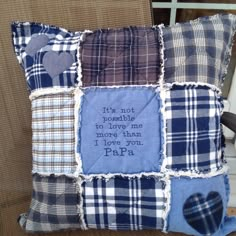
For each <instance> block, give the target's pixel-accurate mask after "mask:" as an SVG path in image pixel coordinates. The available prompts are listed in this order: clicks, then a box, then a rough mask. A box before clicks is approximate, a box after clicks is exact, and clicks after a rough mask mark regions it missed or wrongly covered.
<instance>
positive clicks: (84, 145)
mask: <svg viewBox="0 0 236 236" xmlns="http://www.w3.org/2000/svg"><path fill="white" fill-rule="evenodd" d="M81 106H82V107H81V114H80V119H79V121H80V125H79V126H80V129H79V130H78V135H79V137H80V138H79V139H80V142H79V144H77V152H79V153H80V155H81V159H82V166H83V172H84V174H98V173H103V174H107V173H138V172H152V171H159V161H160V155H161V154H160V142H161V127H160V99H159V91H157V89H156V88H153V87H125V88H124V87H123V88H122V87H121V88H96V89H93V88H90V89H85V90H84V96H83V99H82V105H81ZM78 112H79V111H78ZM134 163H135V165H134Z"/></svg>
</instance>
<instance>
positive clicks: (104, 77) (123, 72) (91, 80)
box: [81, 27, 163, 87]
mask: <svg viewBox="0 0 236 236" xmlns="http://www.w3.org/2000/svg"><path fill="white" fill-rule="evenodd" d="M81 44H82V46H81V63H82V74H83V79H82V81H83V86H86V87H87V86H105V85H109V86H111V85H128V84H132V85H138V84H157V83H158V81H159V77H160V74H161V65H162V60H163V59H162V58H161V49H162V43H161V39H160V29H159V28H158V27H128V28H122V29H100V30H96V31H94V32H92V33H89V34H87V35H86V37H85V39H84V42H81Z"/></svg>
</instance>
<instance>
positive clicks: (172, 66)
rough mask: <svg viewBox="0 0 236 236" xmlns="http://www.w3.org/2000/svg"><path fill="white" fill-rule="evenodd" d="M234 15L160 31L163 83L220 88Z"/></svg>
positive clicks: (227, 60)
mask: <svg viewBox="0 0 236 236" xmlns="http://www.w3.org/2000/svg"><path fill="white" fill-rule="evenodd" d="M235 23H236V18H235V16H234V15H230V14H225V15H215V16H211V17H202V18H199V19H197V20H194V21H190V22H184V23H180V24H176V25H173V26H169V27H165V28H163V37H164V46H165V52H164V53H165V58H166V59H167V60H166V61H165V81H166V82H167V83H173V82H204V83H208V84H213V85H215V86H217V87H221V84H222V83H223V79H224V77H225V75H226V72H227V66H228V63H229V60H230V53H231V45H232V39H233V35H234V31H235V28H236V27H235Z"/></svg>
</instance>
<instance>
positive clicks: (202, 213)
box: [183, 192, 223, 236]
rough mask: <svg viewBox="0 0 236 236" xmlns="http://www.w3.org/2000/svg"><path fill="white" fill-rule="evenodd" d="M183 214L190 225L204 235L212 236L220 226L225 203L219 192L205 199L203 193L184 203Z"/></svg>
mask: <svg viewBox="0 0 236 236" xmlns="http://www.w3.org/2000/svg"><path fill="white" fill-rule="evenodd" d="M183 214H184V217H185V219H186V221H187V222H188V224H189V225H190V226H191V227H193V228H194V229H195V230H196V231H198V232H199V233H201V234H203V235H207V236H208V235H212V234H213V233H215V232H216V231H217V230H218V229H219V226H220V223H221V221H222V216H223V201H222V198H221V196H220V194H219V193H218V192H210V193H209V194H208V195H207V198H205V197H204V196H203V195H202V194H201V193H196V194H193V195H191V196H190V197H189V198H188V199H187V200H186V201H185V203H184V207H183Z"/></svg>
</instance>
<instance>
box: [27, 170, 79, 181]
mask: <svg viewBox="0 0 236 236" xmlns="http://www.w3.org/2000/svg"><path fill="white" fill-rule="evenodd" d="M31 174H32V175H39V176H40V177H50V176H55V177H61V176H65V177H68V178H72V179H74V178H75V175H74V174H73V173H64V172H62V173H56V172H53V171H50V172H44V171H37V170H32V171H31Z"/></svg>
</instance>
